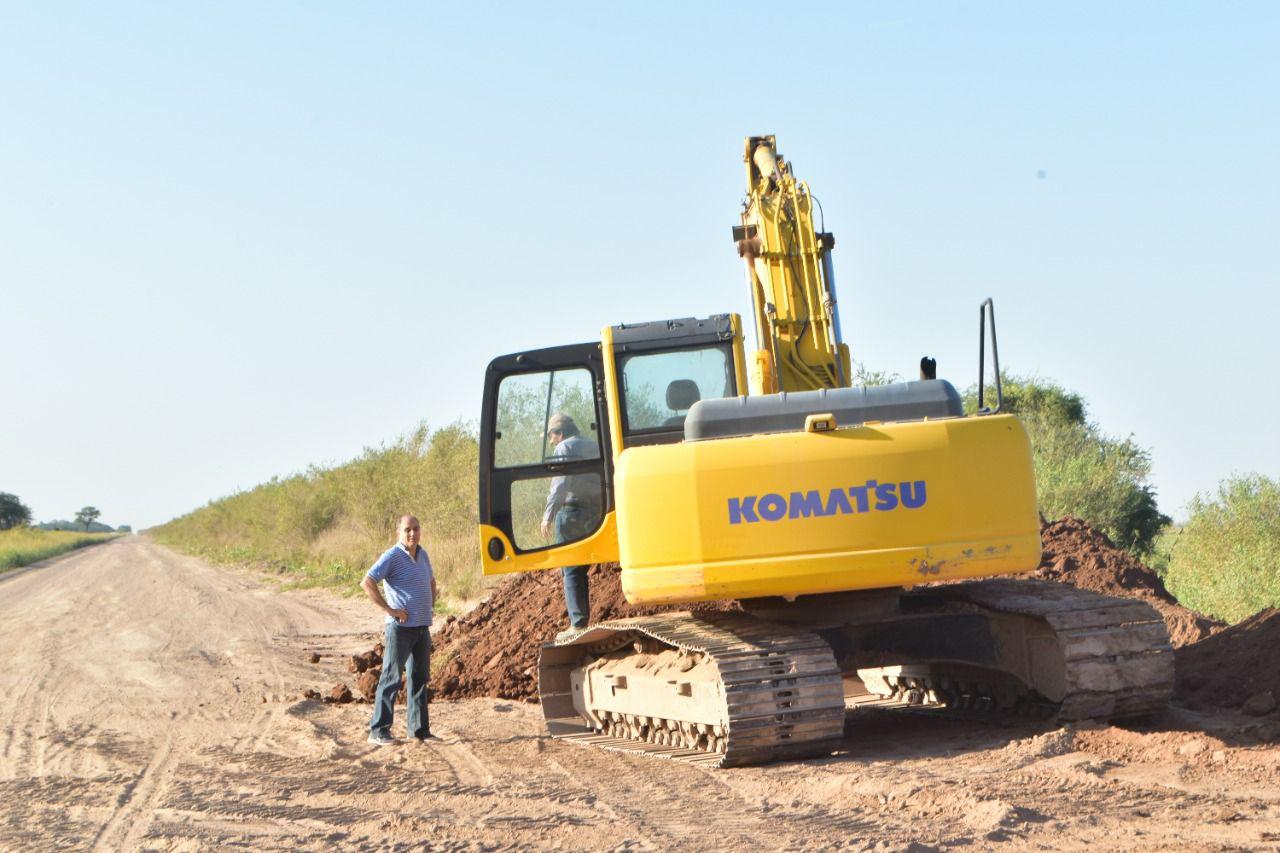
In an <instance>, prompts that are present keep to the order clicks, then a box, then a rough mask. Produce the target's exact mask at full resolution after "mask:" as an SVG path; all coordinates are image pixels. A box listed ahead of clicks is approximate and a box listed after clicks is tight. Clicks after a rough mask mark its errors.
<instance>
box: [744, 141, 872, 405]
mask: <svg viewBox="0 0 1280 853" xmlns="http://www.w3.org/2000/svg"><path fill="white" fill-rule="evenodd" d="M743 161H744V162H745V163H746V167H747V198H746V201H745V202H744V203H743V210H742V224H741V225H740V226H737V227H735V228H734V229H733V236H734V241H735V242H736V243H737V246H738V254H739V256H741V257H742V259H743V261H744V263H745V265H746V273H747V286H748V288H749V289H750V292H751V304H752V316H753V317H754V318H755V328H756V349H755V351H754V352H753V353H752V357H751V360H750V363H749V371H750V372H749V382H750V388H751V393H752V394H772V393H776V392H778V391H816V390H818V389H820V388H847V387H848V386H849V384H850V383H849V348H848V347H847V346H846V345H845V344H844V343H843V342H842V341H841V337H840V315H839V312H838V310H837V307H836V290H835V272H834V267H833V266H832V263H831V250H832V249H833V248H834V247H835V237H834V236H833V235H831V234H830V233H826V232H820V231H818V230H817V228H816V227H815V225H814V217H813V208H814V204H815V199H814V197H813V194H812V193H811V192H810V191H809V185H808V184H806V183H805V182H803V181H799V180H797V179H796V177H795V175H794V174H793V173H792V170H791V164H790V163H788V162H786V161H785V160H784V159H783V158H782V156H781V155H780V154H778V150H777V140H776V139H775V138H774V137H773V136H750V137H747V140H746V144H745V148H744V151H743Z"/></svg>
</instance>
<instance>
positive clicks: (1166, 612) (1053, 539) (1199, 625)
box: [1031, 516, 1223, 648]
mask: <svg viewBox="0 0 1280 853" xmlns="http://www.w3.org/2000/svg"><path fill="white" fill-rule="evenodd" d="M1040 539H1041V542H1042V544H1043V546H1044V555H1043V557H1042V558H1041V561H1040V567H1039V568H1037V569H1036V570H1035V572H1034V573H1033V574H1032V575H1031V576H1032V577H1037V578H1042V579H1044V580H1053V581H1059V582H1061V583H1069V584H1071V585H1072V586H1075V587H1079V588H1080V589H1088V590H1092V591H1093V592H1100V593H1102V594H1104V595H1115V596H1120V597H1122V598H1137V599H1140V600H1142V601H1145V602H1147V603H1148V604H1150V605H1151V606H1152V607H1154V608H1155V609H1156V610H1158V611H1160V615H1161V616H1163V617H1164V624H1165V626H1166V627H1167V628H1168V629H1169V639H1170V640H1171V641H1172V643H1173V646H1174V648H1177V647H1179V646H1185V645H1187V644H1188V643H1194V642H1197V641H1199V640H1202V639H1204V638H1205V637H1208V636H1210V635H1212V634H1213V633H1215V632H1216V631H1220V630H1222V628H1223V623H1222V622H1219V621H1217V620H1216V619H1212V618H1210V617H1208V616H1202V615H1201V614H1199V613H1196V612H1195V611H1194V610H1188V609H1187V608H1185V607H1183V606H1182V605H1180V604H1178V600H1177V599H1176V598H1174V597H1173V596H1172V595H1171V594H1170V593H1169V590H1168V589H1166V588H1165V585H1164V581H1162V580H1161V579H1160V576H1159V575H1157V574H1156V573H1155V571H1153V570H1152V569H1149V568H1147V567H1146V566H1144V565H1143V564H1142V563H1141V562H1140V561H1139V560H1138V559H1137V558H1136V557H1134V556H1133V555H1132V554H1130V553H1129V552H1128V551H1125V550H1123V549H1121V548H1117V547H1116V546H1115V545H1114V544H1113V543H1112V542H1111V540H1110V539H1109V538H1108V537H1107V535H1106V534H1105V533H1103V532H1102V531H1100V530H1094V529H1093V528H1092V527H1090V526H1089V525H1088V524H1086V523H1084V522H1083V521H1081V520H1080V519H1078V518H1074V517H1072V516H1067V517H1066V518H1060V519H1058V520H1057V521H1050V522H1046V523H1045V524H1043V525H1041V528H1040Z"/></svg>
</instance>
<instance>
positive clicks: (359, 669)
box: [347, 643, 383, 675]
mask: <svg viewBox="0 0 1280 853" xmlns="http://www.w3.org/2000/svg"><path fill="white" fill-rule="evenodd" d="M382 651H383V649H382V643H378V644H377V645H376V646H374V647H373V648H372V649H369V651H367V652H361V653H360V654H358V655H352V656H351V660H349V661H347V672H350V673H352V674H353V675H354V674H357V673H364V672H368V671H370V670H372V671H374V672H378V671H380V670H381V669H382Z"/></svg>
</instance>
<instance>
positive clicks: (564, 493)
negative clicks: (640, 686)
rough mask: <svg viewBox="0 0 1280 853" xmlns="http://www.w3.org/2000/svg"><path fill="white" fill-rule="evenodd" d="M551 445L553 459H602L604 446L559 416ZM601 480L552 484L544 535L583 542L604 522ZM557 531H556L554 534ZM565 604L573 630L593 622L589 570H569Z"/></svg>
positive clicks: (564, 479) (552, 423)
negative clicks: (602, 519) (600, 521)
mask: <svg viewBox="0 0 1280 853" xmlns="http://www.w3.org/2000/svg"><path fill="white" fill-rule="evenodd" d="M547 441H548V442H549V443H550V444H551V446H552V447H554V448H555V450H554V451H553V452H552V454H551V458H552V459H598V458H599V457H600V446H599V445H598V444H596V443H595V442H594V441H592V440H591V439H590V438H587V437H586V436H584V435H582V434H581V433H580V432H579V431H578V425H577V423H575V422H574V420H573V418H571V417H569V416H568V415H566V414H563V413H561V412H556V413H555V414H554V415H552V416H551V417H550V418H549V419H548V420H547ZM600 509H601V500H600V480H599V478H598V477H596V476H594V475H591V474H576V475H573V476H560V477H556V478H555V479H553V480H552V481H551V490H550V491H549V492H548V493H547V508H546V509H545V510H544V511H543V513H542V535H543V536H546V537H550V536H551V535H552V533H553V532H554V534H555V541H556V542H557V543H560V542H572V541H575V540H577V539H582V538H583V537H585V536H586V535H587V534H588V533H590V532H591V531H592V530H594V529H595V527H596V525H597V523H598V522H599V520H600ZM553 528H554V530H553ZM561 575H562V576H563V578H564V603H565V609H566V610H567V611H568V613H569V630H570V631H572V630H575V629H577V628H585V627H587V622H588V621H589V620H590V618H591V604H590V597H589V595H588V593H587V567H586V566H566V567H565V568H564V569H563V570H561Z"/></svg>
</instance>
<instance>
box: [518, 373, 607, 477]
mask: <svg viewBox="0 0 1280 853" xmlns="http://www.w3.org/2000/svg"><path fill="white" fill-rule="evenodd" d="M497 414H498V418H497V425H496V426H497V428H496V430H495V432H494V442H493V462H494V467H495V468H515V467H519V466H521V465H543V464H546V463H547V462H551V461H553V454H554V453H555V447H556V443H555V442H554V441H553V440H552V437H551V436H549V435H548V426H549V422H551V421H552V420H553V419H554V418H556V416H561V417H564V416H567V417H568V418H570V419H571V420H572V423H573V424H575V425H576V426H577V429H578V431H579V432H580V433H581V434H582V435H583V436H586V437H588V438H590V439H592V440H591V441H590V442H589V443H586V442H584V443H581V444H582V447H581V448H580V450H581V452H580V453H579V454H578V456H577V458H580V459H597V458H599V456H600V449H599V448H600V442H599V437H598V436H597V434H596V433H597V430H598V429H599V427H598V425H597V424H596V422H595V421H596V418H595V398H594V395H593V393H592V381H591V372H590V371H589V370H585V369H581V368H574V369H570V370H551V371H546V372H544V373H519V374H515V375H514V376H508V377H506V378H505V379H503V380H502V384H501V385H499V386H498V411H497Z"/></svg>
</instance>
